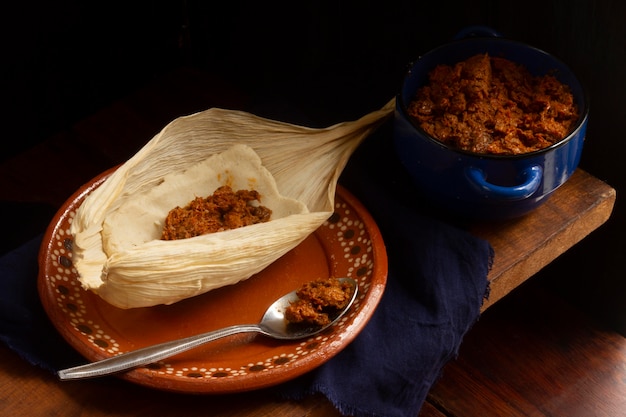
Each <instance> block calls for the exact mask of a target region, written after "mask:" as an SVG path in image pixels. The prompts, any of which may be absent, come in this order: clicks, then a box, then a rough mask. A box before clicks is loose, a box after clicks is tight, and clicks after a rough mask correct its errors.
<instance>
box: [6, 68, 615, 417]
mask: <svg viewBox="0 0 626 417" xmlns="http://www.w3.org/2000/svg"><path fill="white" fill-rule="evenodd" d="M181 79H182V80H183V82H182V83H181V81H180V80H181ZM224 90H225V87H224V86H223V84H222V83H221V80H215V79H213V78H211V77H210V76H207V75H206V74H202V73H198V72H195V71H189V70H183V71H182V72H177V73H174V74H172V75H171V76H170V77H166V78H164V79H162V80H160V81H159V82H158V83H153V84H151V85H149V86H147V87H146V88H145V89H142V90H140V91H138V92H137V93H136V94H133V95H131V96H129V97H128V98H126V99H125V100H121V101H119V102H116V103H114V104H112V105H111V106H110V107H108V108H106V109H104V110H102V111H101V112H99V113H97V114H95V115H94V116H92V117H90V118H88V119H85V120H83V121H81V122H80V123H77V124H76V125H75V126H74V127H73V128H72V129H69V130H68V131H66V132H62V133H60V134H59V135H57V136H55V137H52V138H50V139H49V140H47V141H45V142H43V143H41V144H40V145H38V146H36V147H34V148H32V149H30V150H28V151H26V152H24V153H22V154H20V155H18V156H16V157H14V158H12V159H9V160H7V161H4V162H3V163H2V164H1V165H0V200H4V201H10V202H36V203H42V204H45V205H48V206H50V207H52V208H56V207H59V206H60V205H61V204H62V203H63V202H64V201H65V199H66V198H67V197H68V196H69V195H71V194H72V193H73V192H74V191H75V190H76V189H77V188H78V187H79V186H80V185H82V184H83V183H85V182H87V181H88V180H90V179H91V178H93V177H94V176H96V175H97V174H99V173H100V172H102V171H104V170H105V169H107V168H109V167H111V166H113V165H116V164H119V163H121V162H123V161H124V160H126V159H127V158H128V157H129V156H130V155H132V154H133V153H134V152H135V151H136V150H137V149H139V147H140V146H141V145H143V143H144V142H145V141H146V140H147V139H149V138H151V137H152V136H153V135H154V134H155V133H156V132H157V131H158V130H159V129H160V128H161V127H162V126H164V125H165V124H166V123H167V122H169V121H170V120H172V119H173V118H175V117H178V116H180V115H184V114H189V113H192V112H195V111H199V110H203V109H205V108H209V107H212V106H219V107H226V108H228V107H231V106H234V105H241V103H242V102H245V97H243V96H241V97H239V96H233V95H232V94H231V93H230V92H229V93H228V94H220V92H224ZM172 103H179V104H178V105H176V106H173V105H172ZM48 172H54V173H55V176H54V177H52V176H50V175H46V173H48ZM615 197H616V193H615V190H614V189H612V188H611V187H610V186H608V185H607V184H605V183H604V182H602V181H600V180H598V179H596V178H594V177H593V176H591V175H590V174H588V173H586V172H584V171H582V170H578V171H577V172H576V173H575V174H574V175H573V176H572V178H571V179H570V180H569V181H568V182H567V183H566V184H565V185H563V186H562V187H561V188H560V189H559V190H557V192H556V193H555V194H554V195H553V196H552V198H551V199H549V200H548V202H547V203H546V204H544V205H543V206H542V207H540V208H539V209H538V210H536V211H535V212H533V213H532V214H530V215H528V216H526V217H524V218H522V219H518V220H513V221H508V222H502V223H498V224H476V225H472V226H471V230H472V231H473V232H474V233H476V234H477V235H479V236H481V237H484V238H485V239H487V240H488V241H489V242H490V243H491V244H492V246H493V247H494V249H495V260H494V264H493V269H492V270H491V273H490V276H489V278H490V280H491V297H490V299H489V301H488V302H487V303H486V304H485V306H484V307H483V308H484V309H487V308H488V307H490V306H492V305H493V304H494V303H495V302H497V301H498V300H500V299H501V298H503V297H504V296H505V295H507V294H508V293H509V292H510V291H512V290H513V289H514V288H516V287H518V286H519V285H520V284H521V283H523V282H524V281H526V280H527V279H528V278H529V277H531V276H533V275H534V274H535V273H536V272H537V271H539V270H540V269H541V268H543V267H544V266H546V265H547V264H549V263H550V262H551V261H553V260H554V259H555V258H557V257H558V256H559V255H561V254H562V253H564V252H565V251H566V250H567V249H569V248H570V247H571V246H573V245H575V244H576V243H577V242H579V241H580V240H581V239H583V238H584V237H585V236H586V235H587V234H589V233H590V232H592V231H593V230H594V229H596V228H597V227H599V226H600V225H602V224H603V223H604V222H605V221H606V220H607V219H608V218H609V216H610V214H611V211H612V209H613V205H614V202H615ZM441 402H442V401H441V398H437V404H438V406H437V407H438V408H439V409H441V407H442V405H441ZM8 411H11V414H12V415H31V416H44V415H45V416H51V415H63V416H72V415H89V416H104V415H128V416H131V415H132V416H143V415H146V416H148V415H150V416H152V415H159V416H178V415H180V416H183V415H184V416H189V415H199V414H200V413H201V412H203V413H206V414H207V415H215V416H222V415H224V416H226V415H227V416H266V415H272V416H277V417H280V416H284V417H287V416H289V417H291V416H294V417H295V416H337V415H339V414H338V413H337V411H336V410H335V409H334V408H333V407H332V405H330V403H329V402H328V401H327V400H326V399H325V398H323V397H318V396H313V397H309V398H306V399H305V400H303V401H299V402H293V401H276V400H275V399H273V398H270V397H268V396H267V395H266V393H265V392H263V391H258V392H251V393H244V394H236V395H227V396H220V397H203V396H183V395H179V394H170V393H160V392H159V393H155V392H154V391H152V390H149V389H146V388H143V387H140V386H136V385H132V384H129V383H126V382H124V381H122V380H119V379H116V378H102V379H97V380H89V381H81V382H79V383H61V382H59V381H58V380H57V379H56V377H55V376H53V375H51V374H50V373H48V372H46V371H43V370H41V369H37V368H34V367H32V366H30V365H29V364H27V363H26V362H25V361H23V360H21V359H20V358H19V357H18V356H17V355H16V354H15V353H14V352H12V351H11V350H9V349H8V348H7V347H5V346H0V414H3V412H8ZM420 415H421V416H442V415H443V414H441V412H440V411H439V410H438V409H437V408H435V407H434V406H433V405H432V404H431V399H429V401H428V402H427V404H426V405H425V407H424V409H423V410H422V412H421V414H420Z"/></svg>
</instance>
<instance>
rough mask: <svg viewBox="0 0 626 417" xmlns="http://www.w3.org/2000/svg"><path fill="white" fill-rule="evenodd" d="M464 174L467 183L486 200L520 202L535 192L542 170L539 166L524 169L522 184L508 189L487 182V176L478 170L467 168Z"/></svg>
mask: <svg viewBox="0 0 626 417" xmlns="http://www.w3.org/2000/svg"><path fill="white" fill-rule="evenodd" d="M465 174H466V176H467V179H468V180H469V182H470V183H471V184H472V185H473V186H474V187H476V188H477V189H478V190H479V191H480V193H481V194H483V195H484V196H485V197H486V198H498V199H505V200H522V199H524V198H526V197H529V196H531V195H532V194H533V193H534V192H535V191H537V189H538V188H539V184H541V179H542V177H543V169H542V168H541V167H540V166H539V165H533V166H531V167H528V168H526V169H524V171H522V174H521V178H522V180H523V181H524V182H523V183H522V184H520V185H514V186H510V187H508V186H503V185H495V184H491V183H490V182H487V175H486V174H485V173H484V171H483V170H482V169H480V168H475V167H468V168H467V169H466V171H465Z"/></svg>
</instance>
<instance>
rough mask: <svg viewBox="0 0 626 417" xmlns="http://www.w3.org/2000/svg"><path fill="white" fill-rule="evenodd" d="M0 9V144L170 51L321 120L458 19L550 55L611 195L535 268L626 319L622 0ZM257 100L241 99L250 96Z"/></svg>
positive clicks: (344, 111)
mask: <svg viewBox="0 0 626 417" xmlns="http://www.w3.org/2000/svg"><path fill="white" fill-rule="evenodd" d="M509 3H510V4H509ZM3 9H4V11H3V12H2V13H1V15H2V17H1V19H2V30H3V36H2V39H3V43H2V44H3V50H2V51H1V54H2V56H3V58H2V65H1V67H2V76H1V77H0V79H1V80H2V81H1V82H2V90H1V91H2V95H1V97H2V101H3V103H2V106H3V109H4V110H3V120H2V128H3V129H2V130H3V140H2V144H1V145H0V146H1V147H2V148H1V149H2V152H0V159H2V160H4V159H6V158H9V157H10V156H11V155H14V154H15V153H17V152H20V151H21V150H23V149H25V148H27V147H29V146H32V145H34V144H36V143H38V142H39V141H42V140H44V139H46V138H47V137H49V136H51V135H54V134H55V133H57V132H59V131H62V130H64V129H68V128H70V126H72V124H73V123H75V122H76V121H77V120H80V119H81V118H84V117H86V116H88V115H90V114H92V113H94V112H96V111H97V110H98V109H100V108H102V107H104V106H106V105H108V104H110V103H111V102H113V101H115V100H116V99H119V98H122V97H124V96H126V95H128V94H129V93H131V92H132V91H134V90H136V89H138V88H140V87H141V86H143V85H145V84H146V83H147V82H149V81H151V80H154V79H157V78H158V77H159V76H161V75H163V74H166V73H168V72H169V71H171V70H173V69H175V68H178V67H181V66H192V67H195V68H198V69H200V70H204V71H207V72H210V73H213V74H217V75H219V76H221V77H223V79H224V80H225V81H226V82H229V83H232V84H233V85H234V86H236V87H237V88H239V89H241V90H242V91H244V92H245V93H246V94H248V95H249V96H250V97H252V98H253V99H254V100H257V101H258V102H262V103H263V104H264V106H263V109H265V110H264V111H269V113H268V114H266V115H267V116H271V117H274V118H281V119H285V120H289V121H293V122H299V123H303V124H309V125H318V126H322V125H326V124H330V123H334V122H338V121H342V120H346V119H350V118H354V117H358V116H360V115H362V114H364V113H366V112H369V111H371V110H374V109H376V108H378V107H381V106H382V105H383V104H384V103H385V102H386V101H387V100H389V99H390V98H392V97H393V95H394V94H395V93H396V92H397V91H398V88H399V85H400V82H401V77H402V74H403V72H404V70H405V68H406V66H407V65H408V63H409V62H410V61H411V60H413V59H415V58H416V57H418V56H419V55H420V54H421V53H424V52H426V51H428V50H429V49H431V48H433V47H436V46H437V45H440V44H442V43H445V42H447V41H448V40H450V39H451V38H452V37H453V36H454V35H455V34H456V33H457V31H459V30H460V29H462V28H464V27H466V26H469V25H477V24H479V25H488V26H490V27H492V28H494V29H496V30H497V31H499V32H500V33H502V34H503V35H504V36H506V37H508V38H512V39H516V40H519V41H522V42H526V43H529V44H531V45H534V46H536V47H539V48H540V49H544V50H546V51H548V52H550V53H552V54H554V55H556V56H557V57H559V58H561V59H562V60H563V61H565V62H566V63H568V64H569V65H570V66H571V68H572V69H573V70H574V72H575V73H576V74H577V75H578V76H579V78H580V79H581V81H582V82H583V84H584V85H585V86H586V88H587V90H588V91H589V94H590V97H591V118H590V122H589V126H588V134H587V141H586V144H585V150H584V152H583V160H582V162H581V167H582V168H584V169H585V170H587V171H589V172H591V173H592V174H593V175H595V176H596V177H599V178H600V179H602V180H604V181H606V182H608V183H609V184H610V185H612V186H613V187H615V188H616V189H617V191H618V201H617V204H616V207H615V211H614V213H613V216H612V218H611V219H610V220H609V222H608V223H607V224H605V225H604V226H602V227H601V229H599V230H598V231H596V232H594V233H592V235H590V236H589V237H588V238H586V239H585V240H584V241H583V242H581V243H580V244H578V245H577V246H576V247H574V248H573V249H572V250H570V251H569V252H568V253H566V254H565V255H563V256H561V257H560V258H559V259H558V260H557V261H556V262H554V263H553V264H552V265H550V266H548V267H547V268H546V269H544V270H543V271H542V272H540V274H539V275H540V276H541V278H538V279H542V280H545V281H546V283H547V284H548V285H550V286H552V287H553V288H554V289H556V290H557V291H559V292H560V293H561V294H563V295H564V296H565V297H566V298H567V299H568V300H570V301H571V302H572V303H574V304H576V305H577V306H579V307H580V308H582V309H583V310H584V311H586V312H588V313H589V314H590V315H591V316H592V317H594V318H595V319H598V320H599V321H600V322H602V323H605V324H607V325H609V326H611V327H612V328H614V329H617V330H618V331H620V332H621V333H622V334H625V335H626V283H625V279H626V274H625V272H626V268H625V267H624V258H625V256H624V255H626V251H625V249H624V248H625V247H626V245H625V240H626V238H625V237H624V232H625V231H626V228H625V222H626V209H624V206H623V204H622V203H621V201H620V197H621V194H620V190H622V189H624V187H625V184H624V182H625V179H626V175H624V173H623V165H622V163H623V162H622V158H624V155H625V149H624V148H625V143H626V141H625V139H624V132H625V131H626V103H625V100H624V97H625V96H626V82H625V81H624V76H625V74H626V25H624V21H626V2H622V1H621V0H527V1H525V2H499V1H495V0H480V1H479V0H476V1H471V0H469V1H468V0H466V1H458V0H450V1H447V2H441V1H419V0H412V1H408V0H387V1H379V2H373V1H342V0H336V1H318V2H311V1H310V2H296V1H289V2H286V1H285V2H269V1H266V2H260V1H254V2H253V1H247V2H246V1H237V0H234V1H231V2H223V3H222V4H219V6H218V5H217V3H215V2H211V1H200V0H188V1H184V0H169V1H157V2H152V1H151V2H148V1H120V0H109V1H107V2H93V1H78V0H76V1H71V0H60V1H56V2H49V1H43V0H35V1H30V2H19V4H18V3H15V4H12V3H11V2H5V4H4V6H3ZM254 100H253V101H252V102H251V103H250V104H249V106H250V107H249V108H247V109H244V110H257V109H259V108H260V106H259V107H255V105H254ZM268 103H269V105H268ZM268 109H270V110H268ZM528 308H532V306H531V305H529V306H528Z"/></svg>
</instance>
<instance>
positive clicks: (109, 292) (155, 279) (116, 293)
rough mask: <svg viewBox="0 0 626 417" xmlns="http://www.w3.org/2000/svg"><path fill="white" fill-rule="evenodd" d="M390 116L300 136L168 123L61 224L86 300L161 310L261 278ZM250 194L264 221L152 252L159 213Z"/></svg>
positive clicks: (164, 244)
mask: <svg viewBox="0 0 626 417" xmlns="http://www.w3.org/2000/svg"><path fill="white" fill-rule="evenodd" d="M392 111H393V100H392V101H390V102H389V103H387V104H386V105H385V106H384V107H383V108H381V109H380V110H377V111H374V112H372V113H369V114H367V115H365V116H363V117H362V118H360V119H358V120H355V121H349V122H342V123H338V124H336V125H333V126H330V127H327V128H309V127H304V126H298V125H294V124H289V123H284V122H278V121H274V120H269V119H265V118H261V117H258V116H255V115H252V114H250V113H246V112H242V111H232V110H224V109H217V108H213V109H209V110H206V111H203V112H200V113H196V114H193V115H190V116H185V117H180V118H178V119H176V120H174V121H172V122H171V123H170V124H168V125H167V126H166V127H165V128H164V129H163V130H162V131H161V132H159V133H158V134H157V135H156V136H155V137H154V138H153V139H151V140H150V141H149V142H148V143H147V144H146V145H145V146H144V147H143V148H142V149H140V150H139V151H138V152H137V153H136V154H135V155H134V156H133V157H131V158H130V159H129V160H128V161H127V162H126V163H124V164H123V165H121V166H120V167H119V168H118V169H117V170H116V171H115V172H114V173H113V174H112V175H111V176H110V177H109V178H107V180H106V181H105V182H104V183H103V184H102V185H101V186H100V187H98V188H96V189H95V190H94V191H93V192H92V193H91V194H90V195H89V196H87V197H86V199H85V200H84V202H83V204H82V205H81V207H80V208H79V209H78V210H77V212H76V216H75V217H74V219H73V221H72V225H71V233H72V235H73V237H74V246H73V248H74V249H73V262H74V266H75V267H76V270H77V272H78V274H79V279H80V281H81V283H82V285H83V286H84V287H85V288H86V289H90V290H92V291H94V292H96V293H97V294H98V295H99V296H100V297H102V298H103V299H104V300H106V301H107V302H109V303H110V304H112V305H114V306H117V307H120V308H135V307H148V306H153V305H157V304H171V303H175V302H177V301H180V300H183V299H185V298H189V297H192V296H195V295H198V294H202V293H205V292H207V291H210V290H212V289H215V288H219V287H222V286H225V285H231V284H235V283H237V282H239V281H241V280H244V279H247V278H249V277H251V276H252V275H254V274H255V273H257V272H259V271H261V270H262V269H264V268H265V267H267V266H268V265H269V264H271V263H272V262H274V261H275V260H277V259H278V258H280V257H281V256H282V255H283V254H285V253H286V252H288V251H289V250H291V249H293V248H294V247H295V246H297V245H298V244H299V243H300V242H302V241H303V240H304V239H305V238H306V237H307V236H308V235H310V234H311V233H312V232H314V231H315V230H316V229H317V228H318V227H319V226H320V225H321V224H323V222H324V221H325V220H326V219H327V218H328V217H329V216H330V215H331V214H332V212H333V207H334V196H335V190H336V185H337V180H338V178H339V175H340V174H341V172H342V170H343V168H344V167H345V164H346V163H347V161H348V159H349V157H350V155H351V154H352V153H353V152H354V150H355V149H356V148H357V146H358V145H359V144H360V143H361V141H362V140H363V139H364V138H365V137H367V136H368V135H369V134H370V133H371V132H372V131H373V130H374V129H376V128H377V127H378V126H379V125H380V124H382V123H383V122H384V121H385V120H386V118H387V117H388V116H389V115H390V114H391V113H392ZM225 184H228V185H231V186H233V188H245V189H256V190H257V191H259V192H260V193H261V195H262V196H263V204H264V205H266V206H267V207H269V208H270V209H271V210H272V212H273V214H272V220H270V221H269V222H267V223H260V224H255V225H251V226H245V227H242V228H239V229H233V230H227V231H223V232H218V233H212V234H208V235H202V236H196V237H193V238H189V239H182V240H174V241H162V240H160V239H159V238H158V234H159V229H160V227H162V223H161V222H162V221H163V220H164V219H165V217H166V215H167V212H168V210H170V209H172V208H174V207H175V206H176V205H184V204H186V203H187V202H188V201H190V200H191V199H193V197H194V196H198V195H200V196H202V195H208V194H210V193H212V192H213V191H214V190H215V189H216V188H217V187H218V186H220V185H225Z"/></svg>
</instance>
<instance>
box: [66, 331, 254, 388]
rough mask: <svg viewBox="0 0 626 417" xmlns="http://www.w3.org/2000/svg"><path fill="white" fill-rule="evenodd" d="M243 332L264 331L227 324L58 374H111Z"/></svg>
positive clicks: (83, 375)
mask: <svg viewBox="0 0 626 417" xmlns="http://www.w3.org/2000/svg"><path fill="white" fill-rule="evenodd" d="M244 332H260V333H263V330H262V329H261V328H260V327H259V326H258V325H256V324H249V325H237V326H230V327H225V328H223V329H219V330H215V331H212V332H208V333H202V334H198V335H195V336H190V337H186V338H184V339H177V340H172V341H170V342H164V343H160V344H158V345H153V346H147V347H145V348H141V349H137V350H134V351H132V352H127V353H122V354H121V355H117V356H113V357H111V358H107V359H103V360H101V361H98V362H93V363H88V364H86V365H81V366H75V367H73V368H67V369H62V370H60V371H59V372H58V373H57V375H58V376H59V378H60V379H61V380H71V379H83V378H93V377H98V376H104V375H111V374H114V373H117V372H121V371H125V370H128V369H132V368H136V367H138V366H142V365H148V364H150V363H154V362H156V361H159V360H161V359H165V358H169V357H171V356H174V355H176V354H178V353H181V352H185V351H187V350H190V349H193V348H195V347H198V346H200V345H203V344H205V343H208V342H212V341H213V340H217V339H220V338H222V337H226V336H231V335H234V334H237V333H244Z"/></svg>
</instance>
